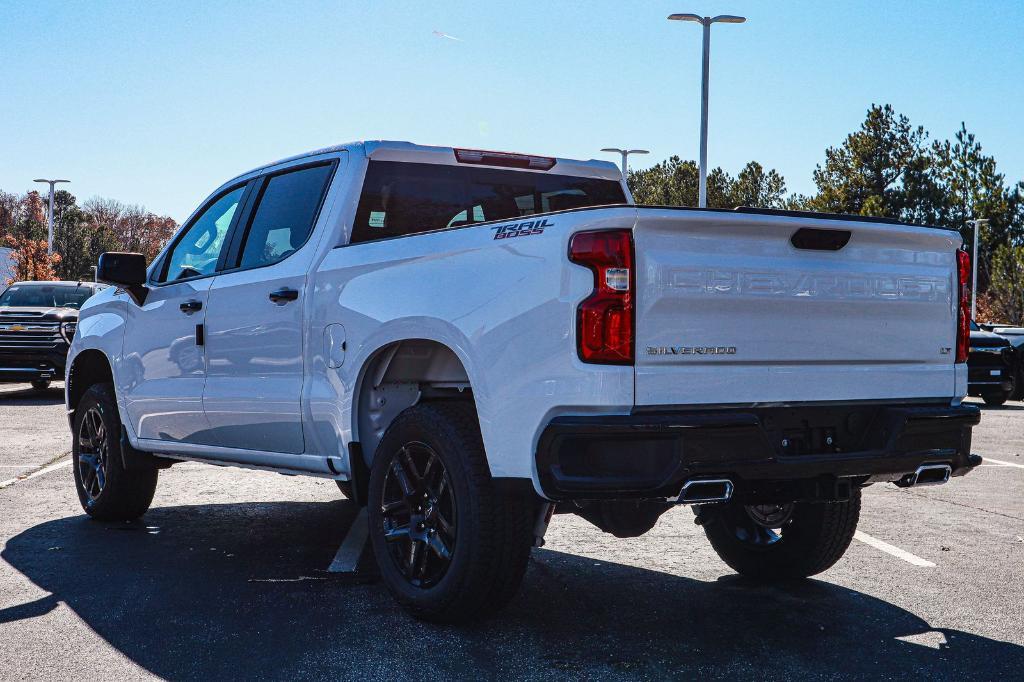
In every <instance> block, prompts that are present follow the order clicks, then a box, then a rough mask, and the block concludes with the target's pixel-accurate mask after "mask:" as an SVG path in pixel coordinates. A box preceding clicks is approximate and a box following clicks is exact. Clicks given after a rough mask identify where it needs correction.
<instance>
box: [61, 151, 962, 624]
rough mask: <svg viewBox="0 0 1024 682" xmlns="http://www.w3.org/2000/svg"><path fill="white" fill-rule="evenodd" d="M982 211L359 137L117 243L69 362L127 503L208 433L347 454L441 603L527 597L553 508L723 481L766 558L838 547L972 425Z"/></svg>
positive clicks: (212, 454)
mask: <svg viewBox="0 0 1024 682" xmlns="http://www.w3.org/2000/svg"><path fill="white" fill-rule="evenodd" d="M969 271H970V269H969V265H968V263H967V256H966V254H965V253H964V251H963V250H962V249H961V239H960V236H959V235H958V234H957V233H956V232H952V231H947V230H943V229H937V228H926V227H918V226H911V225H904V224H898V223H895V222H892V221H885V220H878V219H865V218H841V217H838V216H830V215H816V214H805V213H792V212H781V211H764V210H753V209H739V210H736V211H723V210H695V209H688V208H667V207H639V206H635V205H633V204H632V199H631V197H630V194H629V191H628V188H627V187H626V185H625V183H624V182H623V179H622V177H621V175H620V173H619V172H618V170H617V169H616V167H615V166H613V165H611V164H609V163H604V162H599V161H572V160H568V159H561V158H558V159H556V158H549V157H544V156H533V155H522V154H508V153H500V152H486V151H479V150H468V149H453V148H451V147H427V146H418V145H413V144H409V143H404V142H364V143H355V144H347V145H342V146H338V147H332V148H329V149H322V150H319V151H315V152H311V153H309V154H303V155H300V156H296V157H293V158H290V159H286V160H283V161H280V162H278V163H274V164H271V165H268V166H265V167H262V168H258V169H256V170H253V171H251V172H249V173H246V174H244V175H241V176H239V177H237V178H235V179H233V180H230V181H229V182H227V183H225V184H224V185H223V186H221V187H220V188H218V189H217V190H216V191H214V193H213V194H211V195H210V197H209V198H208V199H207V200H206V201H205V202H203V204H202V206H200V208H199V209H198V210H197V211H196V212H195V213H194V214H193V215H192V216H191V217H190V218H189V219H188V221H187V222H186V223H185V224H184V225H183V226H182V228H181V230H180V231H179V233H178V234H177V236H176V237H175V238H174V239H173V240H171V242H170V243H169V244H168V245H167V247H166V248H165V249H164V251H163V253H162V254H161V255H160V256H159V257H158V258H156V260H155V261H154V262H153V263H151V264H150V265H149V266H148V267H147V265H146V263H145V261H144V259H143V258H142V256H140V255H138V254H119V253H108V254H104V255H103V257H102V258H101V259H100V264H99V278H100V279H101V280H102V281H105V282H108V283H111V284H114V285H116V287H111V288H109V289H107V290H106V291H104V292H102V293H100V294H98V295H97V296H95V297H94V298H92V299H90V301H89V302H88V304H86V305H85V306H84V307H83V309H82V311H81V315H80V321H79V324H78V329H77V333H76V335H75V338H74V343H73V345H72V348H71V352H70V356H69V361H68V363H67V382H66V391H67V405H68V409H69V415H70V421H71V427H72V430H73V438H74V441H73V442H74V445H73V457H74V461H75V467H74V470H75V480H76V484H77V488H78V495H79V497H80V499H81V502H82V505H83V507H84V508H85V510H86V512H87V513H89V514H90V515H92V516H93V517H95V518H96V519H101V520H111V519H118V520H120V519H128V518H134V517H137V516H139V515H141V514H143V513H144V512H145V511H146V509H147V508H148V506H149V505H150V503H151V501H152V498H153V493H154V489H155V486H156V482H157V474H158V470H159V469H161V468H164V467H166V466H168V465H170V464H171V463H173V462H175V461H180V460H195V461H202V462H211V463H216V464H220V465H224V464H228V465H235V466H240V467H250V468H256V469H264V470H269V471H276V472H280V473H284V474H304V475H309V476H319V477H325V478H331V479H335V480H336V481H338V484H339V487H340V488H341V489H342V490H343V491H344V492H346V494H348V495H349V496H350V497H352V498H354V500H355V501H356V502H357V503H359V504H364V505H367V513H368V519H369V535H370V538H371V543H372V546H373V549H374V551H375V554H376V557H377V562H378V564H379V567H380V571H381V576H382V579H383V581H384V582H385V584H386V585H387V587H388V588H389V589H390V591H391V592H392V593H393V594H394V595H395V597H396V598H397V599H398V601H399V602H401V603H402V604H403V605H405V606H406V607H407V608H408V609H409V610H410V611H412V612H413V613H414V614H416V615H417V616H419V617H422V618H428V619H433V620H438V621H454V620H462V619H467V618H472V617H476V616H480V615H483V614H485V613H487V612H490V611H493V610H495V609H497V608H499V607H501V606H502V605H504V604H505V603H506V602H507V601H508V600H509V599H510V598H511V597H512V595H513V594H514V593H515V591H516V589H517V587H518V585H519V583H520V581H521V579H522V576H523V573H524V571H525V569H526V565H527V560H528V556H529V554H530V551H531V547H533V546H537V545H539V544H541V543H542V542H543V535H544V532H545V530H546V528H547V524H548V521H549V520H550V518H551V514H552V513H553V512H554V511H555V510H556V509H557V511H558V512H559V513H575V514H579V515H580V516H582V517H584V518H586V519H588V520H589V521H591V522H592V523H594V524H595V525H597V526H598V527H600V528H601V529H602V530H605V531H607V532H609V533H612V534H615V535H617V536H635V535H639V534H642V533H644V532H646V531H647V530H649V529H650V528H651V527H653V525H654V523H655V522H656V521H657V519H658V517H659V516H660V515H661V514H662V513H664V512H666V511H668V510H670V509H672V508H674V507H676V506H678V505H684V504H689V505H695V506H694V509H695V511H696V513H697V519H696V520H697V522H698V523H699V524H701V525H702V526H703V528H704V530H705V531H706V533H707V536H708V538H709V539H710V541H711V543H712V544H713V546H714V548H715V550H716V551H717V552H718V553H719V554H720V555H721V557H722V558H723V559H724V560H725V562H726V563H728V564H729V565H730V566H731V567H732V568H734V569H735V570H737V571H739V572H740V573H743V574H747V575H752V576H756V577H758V578H760V579H767V580H770V579H786V578H793V577H802V576H808V575H812V574H814V573H818V572H820V571H823V570H825V569H827V568H828V567H829V566H831V565H832V564H833V563H835V562H836V561H837V560H838V559H839V557H840V556H841V555H842V554H843V552H844V551H845V549H846V547H847V546H848V544H849V542H850V539H851V538H852V536H853V533H854V529H855V527H856V524H857V519H858V515H859V510H860V499H861V489H862V488H863V487H864V486H866V485H869V484H872V483H876V482H895V483H896V484H897V485H901V486H912V485H925V484H936V483H944V482H945V481H947V480H948V479H949V477H950V476H951V475H952V476H958V475H962V474H965V473H967V472H968V471H970V470H971V469H972V468H973V467H974V466H976V465H977V464H979V463H980V461H981V458H980V457H978V456H977V455H972V454H971V452H970V443H971V428H972V426H974V425H975V424H977V423H978V419H979V411H978V410H977V408H975V407H972V406H968V405H962V404H961V398H962V397H963V396H964V395H965V393H966V391H967V366H966V364H965V358H966V353H967V338H968V310H967V307H966V306H967V305H968V303H969V301H968V292H967V287H966V282H967V277H968V274H969Z"/></svg>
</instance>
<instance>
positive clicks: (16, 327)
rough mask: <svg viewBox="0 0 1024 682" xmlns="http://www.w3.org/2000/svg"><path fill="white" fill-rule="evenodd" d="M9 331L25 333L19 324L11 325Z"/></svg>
mask: <svg viewBox="0 0 1024 682" xmlns="http://www.w3.org/2000/svg"><path fill="white" fill-rule="evenodd" d="M9 329H10V330H11V331H12V332H23V331H25V327H22V326H21V325H20V324H12V325H11V326H10V327H9Z"/></svg>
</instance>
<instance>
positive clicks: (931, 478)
mask: <svg viewBox="0 0 1024 682" xmlns="http://www.w3.org/2000/svg"><path fill="white" fill-rule="evenodd" d="M952 473H953V468H952V467H951V466H950V465H948V464H922V465H921V466H919V467H917V471H915V472H914V473H912V474H907V475H906V476H904V477H903V478H901V479H900V480H898V481H895V483H896V485H898V486H899V487H901V488H914V487H918V486H923V485H942V484H943V483H946V482H948V481H949V477H950V475H951V474H952Z"/></svg>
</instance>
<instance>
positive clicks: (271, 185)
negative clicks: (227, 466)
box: [203, 162, 336, 454]
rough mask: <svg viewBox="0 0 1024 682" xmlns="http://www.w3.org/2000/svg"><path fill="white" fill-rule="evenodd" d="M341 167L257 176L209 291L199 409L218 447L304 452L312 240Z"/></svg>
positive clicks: (323, 166) (322, 165) (304, 168)
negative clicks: (244, 214) (306, 316)
mask: <svg viewBox="0 0 1024 682" xmlns="http://www.w3.org/2000/svg"><path fill="white" fill-rule="evenodd" d="M335 165H336V162H328V163H318V164H315V165H304V166H300V167H298V168H294V169H287V170H285V171H282V172H277V173H274V174H271V175H268V176H264V177H262V178H259V179H258V180H257V181H256V183H257V184H256V185H255V186H254V188H253V196H254V197H255V199H254V202H255V204H254V208H253V209H252V211H247V214H248V216H247V218H245V219H244V220H245V221H246V224H245V225H240V226H239V227H238V228H237V229H236V231H235V235H234V236H233V237H232V239H231V246H230V247H229V250H228V254H227V257H226V264H225V270H224V272H221V273H220V274H218V275H217V277H216V279H215V280H214V282H213V286H212V288H211V289H210V299H209V305H208V306H207V315H206V354H207V355H206V357H207V378H206V389H205V392H204V394H203V405H204V407H205V411H206V417H207V419H208V420H209V423H210V428H211V436H212V440H211V443H210V444H212V445H218V446H222V447H229V448H240V449H245V450H258V451H262V452H279V453H295V454H298V453H301V452H303V450H304V443H303V434H302V412H301V402H302V382H303V368H304V364H303V358H304V347H303V344H304V338H303V309H304V307H305V306H304V297H305V296H306V273H307V272H308V270H309V268H310V265H311V259H312V256H313V253H314V251H315V246H316V245H315V244H313V243H310V236H311V235H312V233H313V227H314V224H315V223H316V220H317V216H318V215H319V212H320V207H321V204H322V203H323V201H324V197H325V195H326V192H327V187H328V185H329V184H330V179H331V177H332V175H333V172H334V168H335Z"/></svg>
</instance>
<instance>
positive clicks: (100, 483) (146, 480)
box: [71, 384, 157, 521]
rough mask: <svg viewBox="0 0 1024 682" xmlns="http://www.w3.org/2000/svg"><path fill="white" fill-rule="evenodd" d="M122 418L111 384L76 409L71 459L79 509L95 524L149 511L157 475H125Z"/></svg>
mask: <svg viewBox="0 0 1024 682" xmlns="http://www.w3.org/2000/svg"><path fill="white" fill-rule="evenodd" d="M120 434H121V419H120V417H119V416H118V413H117V403H116V402H115V400H114V387H113V386H112V385H111V384H96V385H93V386H90V387H89V389H88V390H87V391H86V392H85V395H83V396H82V399H81V400H80V401H79V402H78V408H77V409H76V410H75V427H74V440H73V441H72V445H71V457H72V462H73V464H74V470H75V488H76V489H77V490H78V500H79V502H81V503H82V509H84V510H85V513H86V514H88V515H89V516H91V517H93V518H94V519H97V520H99V521H131V520H133V519H136V518H138V517H140V516H142V515H143V514H144V513H146V510H147V509H149V505H150V503H151V502H152V501H153V493H154V492H155V491H156V482H157V470H156V469H143V470H141V471H128V470H126V469H125V468H124V462H123V460H122V459H121V440H120Z"/></svg>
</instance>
